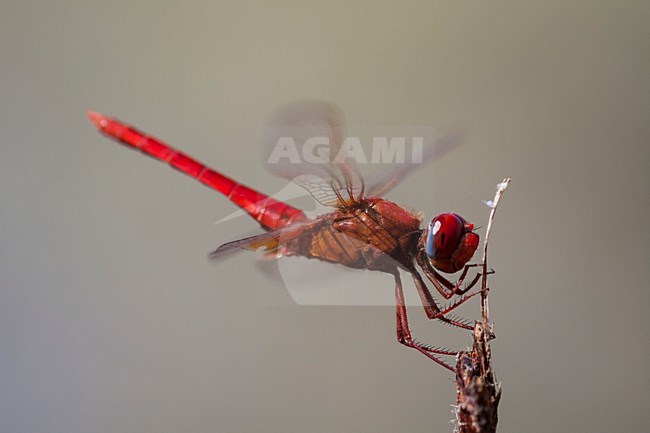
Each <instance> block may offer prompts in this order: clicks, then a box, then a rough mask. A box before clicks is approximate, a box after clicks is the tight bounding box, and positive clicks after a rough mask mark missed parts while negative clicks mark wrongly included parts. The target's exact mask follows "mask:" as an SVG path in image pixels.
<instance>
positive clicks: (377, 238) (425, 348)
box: [87, 101, 480, 371]
mask: <svg viewBox="0 0 650 433" xmlns="http://www.w3.org/2000/svg"><path fill="white" fill-rule="evenodd" d="M87 116H88V119H89V120H90V122H91V123H92V124H93V125H94V126H95V127H96V128H97V129H98V130H99V131H100V132H101V133H103V134H104V135H106V136H108V137H110V138H112V139H114V140H116V141H118V142H119V143H121V144H123V145H126V146H127V147H130V148H132V149H135V150H139V151H141V152H142V153H144V154H146V155H148V156H150V157H152V158H154V159H156V160H159V161H162V162H165V163H167V164H169V165H170V166H171V167H173V168H175V169H177V170H179V171H180V172H182V173H184V174H186V175H188V176H189V177H191V178H193V179H195V180H197V181H199V182H201V183H203V184H204V185H206V186H208V187H209V188H211V189H213V190H216V191H218V192H220V193H221V194H223V195H224V196H225V197H227V198H228V200H230V201H231V202H232V203H234V204H235V205H237V206H238V207H239V208H241V209H242V210H243V211H245V212H246V213H247V214H248V215H250V216H251V217H252V218H253V219H255V220H256V221H257V222H258V223H259V224H260V226H261V227H262V228H263V229H264V230H265V231H264V232H263V233H261V234H257V235H254V236H249V237H244V238H242V239H238V240H234V241H231V242H228V243H225V244H223V245H221V246H220V247H218V248H217V249H215V250H214V251H213V252H212V253H210V255H209V257H210V258H212V259H219V258H222V257H224V256H226V255H228V254H229V253H232V252H235V251H238V250H241V249H248V250H263V253H264V255H265V256H266V257H271V258H279V257H283V256H302V257H306V258H311V259H317V260H321V261H325V262H330V263H335V264H339V265H343V266H346V267H348V268H355V269H368V270H371V271H379V272H383V273H386V274H390V275H391V276H392V277H393V279H394V284H395V312H396V333H397V340H398V342H399V343H401V344H403V345H404V346H407V347H410V348H413V349H415V350H417V351H418V352H420V353H422V354H423V355H425V356H426V357H427V358H429V359H431V360H432V361H434V362H436V363H437V364H440V365H442V366H443V367H445V368H447V369H449V370H451V371H455V369H454V368H453V367H452V366H450V365H449V364H448V363H447V362H446V361H445V360H444V359H443V358H444V356H445V355H450V356H455V355H456V354H457V352H456V351H453V350H450V349H446V348H441V347H437V346H433V345H429V344H425V343H422V342H419V341H418V340H416V339H414V338H413V337H412V334H411V331H410V328H409V323H408V316H407V310H406V303H405V298H404V289H403V284H402V279H401V273H406V274H409V275H410V276H411V277H412V279H413V281H414V284H415V288H416V289H417V292H418V294H419V297H420V300H421V303H422V306H423V308H424V311H425V314H426V316H427V317H428V318H429V319H432V320H433V319H436V320H440V321H443V322H445V323H447V324H449V325H451V326H454V327H457V328H461V329H468V330H471V329H473V327H472V326H471V325H470V324H469V323H468V322H467V321H466V320H464V319H461V318H457V317H452V316H451V315H450V314H449V313H451V312H452V311H453V310H455V309H456V308H457V307H459V306H460V305H462V304H464V303H465V302H466V301H468V300H469V299H470V298H471V297H473V296H475V295H476V294H478V293H480V292H478V291H474V292H469V290H470V289H471V288H472V287H473V286H474V285H475V284H476V282H477V281H478V280H479V277H480V274H477V275H475V276H474V278H473V279H471V281H469V280H470V279H469V278H468V272H469V271H470V269H471V268H473V267H476V266H478V264H470V263H469V262H470V260H471V258H472V256H473V255H474V253H475V251H476V249H477V247H478V243H479V236H478V234H477V233H476V232H475V231H474V225H473V224H472V223H470V222H468V221H467V220H466V219H464V218H463V217H461V216H460V215H458V214H456V213H453V212H445V213H441V214H439V215H437V216H436V217H434V218H433V219H432V220H431V221H430V222H429V224H427V225H426V226H425V227H424V228H420V225H421V216H420V215H419V214H414V213H412V212H409V211H408V210H406V209H404V208H403V207H401V206H399V205H398V204H395V203H393V202H390V201H388V200H386V199H384V198H381V197H380V196H381V195H383V194H384V193H386V192H387V191H389V190H390V189H392V188H393V187H394V186H395V185H397V184H398V183H399V182H400V181H401V180H402V179H403V178H404V177H406V176H407V175H408V174H410V173H411V172H412V170H413V168H415V167H416V165H417V164H416V163H406V164H402V165H400V166H398V167H397V168H393V169H390V170H385V171H384V172H383V173H381V174H380V175H378V176H376V177H375V178H374V179H373V180H372V181H371V182H369V183H368V184H366V183H364V181H363V178H362V176H361V175H360V172H359V169H358V167H357V165H356V163H355V162H354V160H353V159H352V158H348V157H346V154H345V152H344V150H345V149H344V145H343V143H344V142H345V131H344V121H343V115H342V113H341V112H340V110H339V109H338V108H337V107H336V106H334V105H333V104H331V103H327V102H324V101H301V102H295V103H292V104H289V105H288V106H286V107H284V108H283V109H281V110H279V111H278V113H277V114H276V116H275V117H274V119H273V121H272V122H271V127H270V128H269V132H268V133H267V145H266V146H264V149H265V152H266V153H265V156H267V161H271V158H270V156H272V155H273V154H272V152H273V151H274V150H277V143H278V142H279V141H280V140H281V139H286V138H287V137H290V138H291V139H292V143H294V144H295V146H296V148H295V150H296V151H297V154H298V155H305V152H308V151H311V152H312V153H311V155H312V156H314V154H313V150H314V148H313V142H312V145H310V144H309V143H310V141H309V139H310V138H313V137H319V138H321V139H323V138H325V139H326V142H327V143H328V144H329V148H328V149H329V156H330V157H329V158H327V160H315V159H314V158H311V159H310V160H309V161H308V160H307V158H304V159H303V160H301V161H298V162H297V161H295V160H292V159H291V158H275V159H277V161H275V163H268V162H267V168H268V169H269V170H270V171H271V172H272V173H273V174H275V175H278V176H281V177H283V178H285V179H288V180H290V181H293V182H294V183H296V184H298V185H299V186H301V187H303V188H304V189H306V190H307V191H308V192H309V193H310V194H311V195H312V196H313V197H314V198H315V199H316V200H317V201H318V202H319V203H321V204H322V205H325V206H328V207H329V209H330V210H331V211H330V212H329V213H326V214H323V215H320V216H318V217H315V218H308V217H307V216H306V214H305V213H304V212H303V211H302V210H300V209H298V208H296V207H294V206H291V205H290V204H288V203H286V202H284V201H280V200H277V199H275V198H273V197H271V196H269V195H266V194H264V193H262V192H260V191H257V190H255V189H253V188H251V187H248V186H246V185H244V184H242V183H239V182H237V181H235V180H234V179H232V178H230V177H228V176H226V175H225V174H223V173H221V172H219V171H216V170H214V169H212V168H210V167H208V166H206V165H205V164H202V163H201V162H198V161H197V160H195V159H193V158H192V157H190V156H188V155H186V154H184V153H182V152H180V151H179V150H176V149H175V148H173V147H171V146H169V145H168V144H165V143H164V142H162V141H161V140H159V139H157V138H155V137H153V136H150V135H148V134H145V133H144V132H141V131H139V130H138V129H136V128H135V127H133V126H129V125H127V124H125V123H122V122H120V121H119V120H116V119H114V118H111V117H108V116H104V115H102V114H99V113H97V112H94V111H89V112H88V113H87ZM457 142H458V137H457V136H455V135H454V134H451V135H450V136H446V137H445V136H443V138H441V139H438V140H436V143H435V146H428V147H427V148H426V150H425V152H424V155H423V158H422V160H423V162H426V161H428V160H432V159H435V158H437V157H438V156H439V155H441V154H442V153H444V152H446V151H447V150H449V149H451V148H453V147H455V146H456V145H457ZM309 146H311V148H309V149H308V147H309ZM342 155H343V156H342ZM276 156H277V155H276ZM332 156H335V157H334V158H332ZM418 268H419V270H421V271H422V273H423V274H424V276H425V277H426V279H427V280H428V281H429V282H430V283H431V284H432V285H433V287H434V288H435V289H436V291H437V292H438V293H439V294H440V295H441V296H442V297H443V298H444V299H446V300H451V299H452V298H453V300H451V301H449V302H450V303H449V304H448V305H446V306H443V307H441V306H439V304H438V303H437V302H436V300H435V299H434V297H433V295H432V293H431V291H430V290H429V288H428V286H427V284H426V283H425V280H424V278H423V277H422V275H421V274H420V272H419V270H418ZM457 272H461V274H460V276H459V277H458V279H457V280H456V282H451V281H450V280H449V279H448V278H447V277H445V276H443V275H442V274H441V273H446V274H454V273H457Z"/></svg>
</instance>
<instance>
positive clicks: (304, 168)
mask: <svg viewBox="0 0 650 433" xmlns="http://www.w3.org/2000/svg"><path fill="white" fill-rule="evenodd" d="M344 124H345V122H344V119H343V115H342V113H341V111H340V110H339V109H338V108H337V107H336V106H335V105H333V104H331V103H328V102H323V101H316V100H310V101H300V102H295V103H292V104H290V105H287V106H285V107H284V108H282V109H280V110H279V111H278V112H277V113H276V115H275V116H274V117H273V119H272V121H271V125H270V126H269V128H268V130H267V133H266V135H265V143H264V147H263V150H264V152H263V157H264V163H265V166H266V168H267V169H268V170H269V171H270V172H271V173H273V174H275V175H276V176H280V177H283V178H285V179H288V180H290V181H292V182H294V183H296V184H298V185H300V186H301V187H303V188H305V189H306V190H307V191H309V193H310V194H311V195H312V196H313V197H314V198H315V199H316V200H317V201H318V202H320V203H321V204H323V205H326V206H340V205H343V204H344V203H341V199H343V200H344V201H346V202H347V201H352V202H354V201H356V200H358V199H359V198H360V197H361V195H362V194H363V180H362V178H361V176H360V174H359V170H358V168H357V166H356V164H355V162H354V161H352V160H351V159H350V158H347V156H346V151H345V146H344V144H345V126H344Z"/></svg>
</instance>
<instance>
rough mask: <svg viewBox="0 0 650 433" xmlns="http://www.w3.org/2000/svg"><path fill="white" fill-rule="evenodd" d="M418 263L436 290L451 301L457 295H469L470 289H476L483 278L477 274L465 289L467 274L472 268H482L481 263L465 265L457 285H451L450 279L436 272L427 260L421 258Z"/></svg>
mask: <svg viewBox="0 0 650 433" xmlns="http://www.w3.org/2000/svg"><path fill="white" fill-rule="evenodd" d="M418 263H419V264H420V267H421V268H422V270H423V271H424V275H426V276H427V278H428V279H429V281H431V284H433V286H434V287H435V288H436V290H438V292H439V293H440V294H441V295H442V297H443V298H445V299H449V298H451V297H452V296H455V295H462V294H464V293H467V291H468V290H469V289H471V288H472V287H474V285H475V284H476V283H477V282H478V280H479V278H481V274H476V275H475V276H474V279H473V280H472V281H471V282H470V283H469V284H467V285H466V286H465V287H463V283H464V282H465V277H467V272H468V271H469V269H470V268H474V267H477V266H480V264H479V263H476V264H471V265H465V267H464V268H463V273H462V274H460V277H459V278H458V280H457V281H456V284H453V283H451V282H450V281H449V280H448V279H446V278H445V277H443V276H442V275H440V274H439V273H438V272H436V270H435V269H434V268H433V267H432V266H431V265H430V264H429V262H428V261H427V260H424V259H423V258H420V259H419V260H418Z"/></svg>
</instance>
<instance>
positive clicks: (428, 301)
mask: <svg viewBox="0 0 650 433" xmlns="http://www.w3.org/2000/svg"><path fill="white" fill-rule="evenodd" d="M411 275H413V281H414V282H415V287H416V288H417V290H418V293H419V294H420V299H421V300H422V306H423V307H424V311H425V313H426V314H427V317H428V318H429V319H438V320H441V321H443V322H445V323H447V324H449V325H452V326H456V327H458V328H461V329H467V330H472V329H474V327H473V326H472V325H470V324H469V323H467V321H466V320H464V319H450V318H448V317H445V314H447V313H449V312H450V311H452V310H454V309H455V308H456V307H458V306H460V305H462V304H464V303H465V302H466V301H467V300H469V299H470V298H471V297H473V296H475V295H477V294H478V293H480V292H474V293H470V294H469V295H467V296H464V297H462V298H461V299H459V300H458V301H456V302H454V303H452V304H451V305H450V306H448V307H446V308H444V309H442V310H441V309H440V307H439V306H438V304H437V303H436V301H435V299H433V296H432V295H431V292H430V291H429V288H428V287H427V286H426V284H424V281H423V280H422V277H421V276H420V274H419V273H418V272H417V271H414V272H412V273H411Z"/></svg>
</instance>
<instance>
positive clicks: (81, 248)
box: [0, 1, 650, 433]
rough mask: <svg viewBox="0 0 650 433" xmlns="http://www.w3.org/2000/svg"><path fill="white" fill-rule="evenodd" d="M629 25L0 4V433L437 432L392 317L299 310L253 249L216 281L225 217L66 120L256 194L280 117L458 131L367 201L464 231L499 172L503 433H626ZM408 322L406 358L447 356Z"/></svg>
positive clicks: (630, 304)
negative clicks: (297, 105) (221, 174)
mask: <svg viewBox="0 0 650 433" xmlns="http://www.w3.org/2000/svg"><path fill="white" fill-rule="evenodd" d="M649 12H650V8H649V7H648V3H647V2H641V1H639V2H576V1H571V2H544V3H542V2H516V1H511V2H504V1H490V2H483V1H463V2H457V1H449V2H405V3H397V2H395V3H393V2H365V3H354V4H352V5H350V4H349V2H319V3H318V4H316V3H307V2H304V3H299V2H239V1H237V2H190V3H188V2H182V3H181V2H167V1H140V2H130V1H129V2H127V1H123V2H107V1H104V2H89V1H84V2H81V1H76V2H75V1H68V2H57V3H54V2H30V1H20V2H18V1H16V2H8V1H2V2H0V149H1V154H0V203H1V206H0V221H1V223H2V224H1V225H0V227H1V228H0V347H1V350H0V431H2V432H12V433H13V432H15V433H18V432H30V433H35V432H68V433H70V432H371V431H372V432H431V431H436V432H445V431H451V430H452V426H451V425H448V424H447V422H448V420H450V419H451V418H452V416H451V413H450V409H451V408H450V406H449V404H450V403H452V402H453V400H454V394H453V385H452V382H451V377H450V374H448V372H446V371H444V370H443V369H441V368H439V367H436V366H434V365H432V364H431V363H429V362H427V361H426V360H425V359H424V358H423V357H421V356H419V355H418V354H417V353H415V352H414V351H412V350H408V349H405V348H403V347H401V346H400V345H399V344H397V343H396V342H395V338H394V326H395V325H394V317H393V316H394V312H393V309H392V308H389V307H361V306H356V307H352V306H348V307H340V306H339V307H335V306H311V307H306V306H297V305H293V304H292V302H291V300H290V297H289V295H288V294H287V291H286V290H285V289H284V288H283V285H282V282H281V281H279V280H278V279H277V278H275V279H274V278H268V276H267V275H266V273H265V272H264V270H263V269H261V268H260V266H259V265H256V264H255V257H254V255H253V254H241V255H239V256H237V257H233V258H231V259H229V260H227V261H224V262H222V263H217V264H210V263H209V262H208V261H207V260H206V253H207V252H208V251H210V250H211V249H212V248H214V247H215V246H217V245H218V244H220V243H221V242H224V241H226V240H230V239H233V238H235V237H237V236H238V235H239V234H241V233H250V232H251V231H254V230H255V224H254V223H253V222H252V221H250V220H248V219H245V218H240V219H237V220H233V221H232V222H229V223H227V224H221V225H217V226H215V225H213V223H214V221H216V220H218V219H219V218H221V217H223V216H225V215H227V214H228V213H230V212H232V211H233V207H232V205H230V204H229V203H228V202H227V201H226V200H225V199H223V198H221V197H219V196H218V195H216V194H215V193H213V192H211V191H209V190H207V189H206V188H202V187H201V186H199V185H198V184H196V183H194V182H192V181H191V180H188V179H186V178H183V177H182V176H180V175H178V174H177V173H174V172H172V171H171V170H170V169H169V168H167V167H164V166H162V165H161V164H158V163H155V162H153V161H151V160H147V159H145V158H144V157H142V156H141V155H138V154H136V153H135V152H130V151H127V150H125V149H121V148H119V147H118V146H117V145H115V144H113V143H111V142H109V141H108V140H106V139H105V138H103V137H101V136H99V135H98V134H97V133H96V132H95V131H94V130H93V128H91V127H90V126H89V124H88V123H87V121H86V119H85V117H84V112H85V110H86V109H89V108H93V109H96V110H99V111H102V112H105V113H106V114H112V115H115V116H118V117H120V118H122V119H124V120H128V121H129V122H132V123H134V124H137V125H138V126H139V127H141V128H143V129H145V130H147V131H150V132H152V133H155V134H156V135H157V136H159V137H162V138H164V139H165V140H167V141H169V142H170V143H174V144H176V145H177V146H179V147H182V148H183V149H184V150H186V151H187V152H189V153H190V154H193V155H196V156H197V157H199V158H200V159H202V160H205V161H206V162H208V163H210V164H212V165H214V166H215V167H218V168H220V169H223V170H224V171H226V172H227V173H229V174H230V175H232V176H233V177H235V178H237V179H241V180H244V181H246V182H247V183H249V184H251V185H257V186H260V187H262V188H263V189H264V190H266V191H271V192H272V191H277V190H279V189H281V188H282V186H283V185H284V183H283V182H282V181H281V180H279V179H276V178H273V177H272V176H271V175H269V174H267V173H266V172H264V171H263V169H262V168H261V165H260V163H259V161H258V158H257V155H258V150H257V149H258V141H259V132H260V127H261V126H262V125H264V123H265V122H266V119H267V118H268V117H269V115H270V114H271V113H272V112H273V110H274V109H275V108H276V107H278V106H279V105H281V104H283V103H285V102H287V101H290V100H293V99H296V98H302V97H317V98H324V99H328V100H332V101H335V102H336V103H338V104H339V105H340V106H341V108H342V109H343V110H344V111H345V112H346V114H347V117H348V121H349V123H350V124H354V125H365V126H367V125H395V126H404V125H407V126H408V125H432V124H434V125H436V126H438V125H440V126H449V125H453V124H461V125H465V126H466V127H468V128H469V130H470V134H469V136H468V140H467V141H466V143H465V144H464V145H463V146H462V147H461V148H460V149H458V150H457V151H455V152H454V153H453V154H450V155H448V156H446V157H445V158H444V159H442V160H440V161H439V162H438V163H436V164H435V167H433V168H431V169H424V170H420V171H419V172H417V173H416V174H415V175H414V176H413V177H411V178H409V179H408V180H407V181H405V182H404V183H403V184H402V185H401V186H400V187H399V188H397V189H396V190H394V191H393V192H392V193H391V194H390V196H389V197H390V198H391V199H392V200H394V201H397V202H399V203H402V204H404V205H405V206H407V207H409V208H411V207H412V208H418V209H420V210H422V211H424V212H425V213H426V215H428V217H431V216H432V215H433V214H434V213H435V212H437V211H440V210H447V209H453V210H456V211H458V212H460V213H462V214H463V215H465V216H467V217H468V218H469V219H472V220H474V221H476V222H477V223H484V222H485V219H486V216H487V209H486V208H485V206H484V205H482V204H481V202H480V201H479V200H478V199H477V198H476V197H480V198H490V197H491V196H492V193H493V186H494V184H496V183H497V182H498V181H500V180H501V179H502V178H503V177H505V176H511V177H512V178H513V184H512V186H511V188H510V190H509V191H508V192H507V195H506V196H505V198H504V201H503V205H502V207H501V208H500V212H499V214H498V217H497V221H496V227H495V232H494V238H493V244H492V254H491V265H492V266H493V267H495V268H496V269H497V271H498V272H497V274H496V275H495V276H494V278H492V280H491V284H492V288H493V292H492V297H491V307H492V314H493V318H494V320H495V322H496V327H497V328H496V330H497V334H498V338H497V340H495V342H494V345H493V350H494V357H495V366H496V371H497V374H498V378H499V379H500V380H501V381H502V382H503V388H504V394H503V400H502V404H501V426H500V431H501V432H524V431H525V432H566V431H572V432H614V431H644V430H645V429H647V426H648V422H650V416H649V415H648V409H647V406H648V396H647V390H648V386H649V385H650V367H649V362H648V357H649V356H650V344H649V341H650V338H649V337H650V335H649V334H650V332H649V330H650V327H649V326H648V312H649V303H650V295H649V290H648V277H649V275H648V247H647V245H648V241H649V240H650V239H649V232H650V231H649V230H648V220H649V217H650V212H649V211H648V199H649V198H650V197H649V192H648V191H649V189H648V185H650V182H649V181H650V179H649V175H648V167H649V165H650V164H649V163H650V155H649V152H648V138H649V130H650V127H649V126H648V125H649V123H648V114H649V108H650V101H649V99H650V98H649V94H650V84H649V80H648V77H650V62H649V59H650V56H649V55H648V43H649V42H650V31H649V30H648V29H649V26H648V22H650V14H649ZM434 170H435V171H434ZM434 196H435V200H433V197H434ZM434 201H435V203H434ZM323 266H328V265H326V264H323ZM350 274H353V273H350ZM369 278H372V280H369V281H372V284H377V286H378V287H377V290H382V291H384V290H385V291H389V292H390V291H392V283H391V279H390V277H387V276H381V275H380V276H372V277H369ZM408 287H409V290H412V288H411V287H410V286H408ZM477 310H478V307H477V304H476V303H475V304H472V306H470V308H469V309H468V310H466V311H467V312H466V314H467V315H469V316H476V311H477ZM412 311H413V313H412V315H411V316H412V318H413V328H414V329H415V332H417V335H418V336H419V337H420V338H422V339H424V340H426V341H433V342H435V341H438V339H439V338H449V341H450V344H452V345H454V346H456V347H462V346H464V345H466V344H467V343H468V342H469V338H468V336H467V335H465V334H463V333H460V332H453V331H452V330H449V329H448V328H446V327H443V326H441V325H438V324H431V323H427V322H426V320H424V319H423V318H422V317H423V315H422V313H421V310H420V309H413V310H412Z"/></svg>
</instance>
